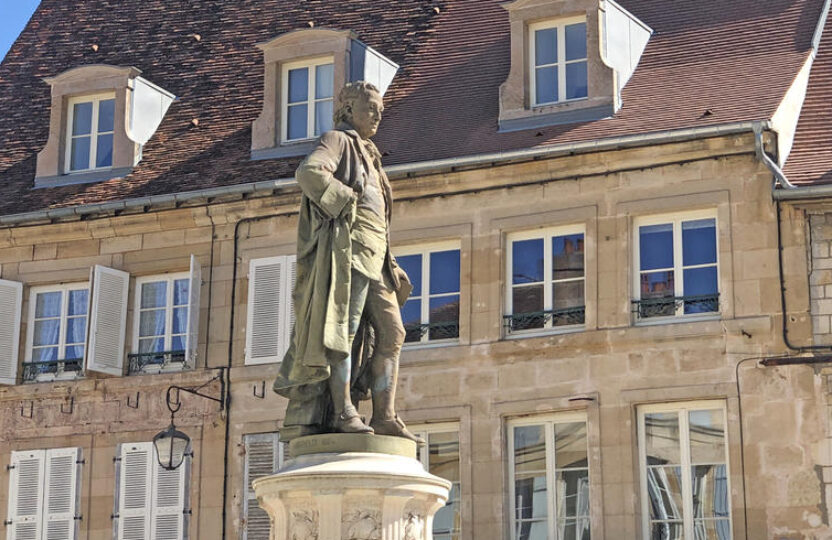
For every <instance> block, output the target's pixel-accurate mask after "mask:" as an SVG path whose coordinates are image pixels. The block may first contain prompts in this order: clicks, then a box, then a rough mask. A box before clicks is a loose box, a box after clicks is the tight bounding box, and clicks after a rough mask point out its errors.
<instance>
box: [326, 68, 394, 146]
mask: <svg viewBox="0 0 832 540" xmlns="http://www.w3.org/2000/svg"><path fill="white" fill-rule="evenodd" d="M383 111H384V103H383V102H382V99H381V92H379V91H378V88H376V87H375V85H373V84H371V83H368V82H364V81H358V82H351V83H349V84H347V85H346V86H344V88H342V89H341V92H340V93H339V94H338V110H337V111H335V125H338V124H339V123H341V122H346V123H347V124H349V125H351V126H352V127H353V129H355V131H357V132H358V134H359V135H360V136H361V138H362V139H369V138H370V137H372V136H373V135H375V134H376V131H377V130H378V125H379V123H380V122H381V113H382V112H383Z"/></svg>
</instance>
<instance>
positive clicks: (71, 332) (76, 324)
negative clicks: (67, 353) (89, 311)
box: [66, 317, 87, 344]
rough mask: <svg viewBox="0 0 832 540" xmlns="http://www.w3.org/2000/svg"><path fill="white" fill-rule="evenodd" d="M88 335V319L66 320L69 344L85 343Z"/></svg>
mask: <svg viewBox="0 0 832 540" xmlns="http://www.w3.org/2000/svg"><path fill="white" fill-rule="evenodd" d="M86 334H87V318H86V317H73V318H71V319H67V320H66V342H67V344H73V343H84V341H86V339H85V338H86Z"/></svg>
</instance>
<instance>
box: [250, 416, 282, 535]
mask: <svg viewBox="0 0 832 540" xmlns="http://www.w3.org/2000/svg"><path fill="white" fill-rule="evenodd" d="M245 445H246V461H245V467H246V468H245V473H246V474H245V478H246V502H245V527H244V529H243V530H244V535H243V539H244V540H269V539H270V536H269V532H270V530H271V523H270V520H269V514H267V513H266V511H265V510H263V509H262V508H260V505H259V504H258V503H257V496H256V495H255V494H254V488H252V487H251V482H252V481H253V480H255V479H257V478H261V477H263V476H269V475H270V474H274V473H276V472H277V470H278V468H279V467H280V465H281V464H282V462H283V445H282V444H281V443H280V441H279V434H278V433H276V432H275V433H257V434H254V435H246V436H245Z"/></svg>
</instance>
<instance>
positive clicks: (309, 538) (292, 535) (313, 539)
mask: <svg viewBox="0 0 832 540" xmlns="http://www.w3.org/2000/svg"><path fill="white" fill-rule="evenodd" d="M290 516H291V517H290V518H289V540H318V511H317V510H312V509H306V508H304V509H296V510H292V511H291V512H290Z"/></svg>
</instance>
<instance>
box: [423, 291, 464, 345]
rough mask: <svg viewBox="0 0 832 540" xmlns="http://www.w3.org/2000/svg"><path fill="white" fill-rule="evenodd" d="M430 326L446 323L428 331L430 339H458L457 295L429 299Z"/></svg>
mask: <svg viewBox="0 0 832 540" xmlns="http://www.w3.org/2000/svg"><path fill="white" fill-rule="evenodd" d="M428 322H430V323H431V324H437V323H448V324H442V325H440V326H436V327H432V328H431V329H430V335H429V337H430V339H453V338H458V337H459V295H456V294H455V295H453V296H442V297H439V298H431V299H430V319H429V321H428Z"/></svg>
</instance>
